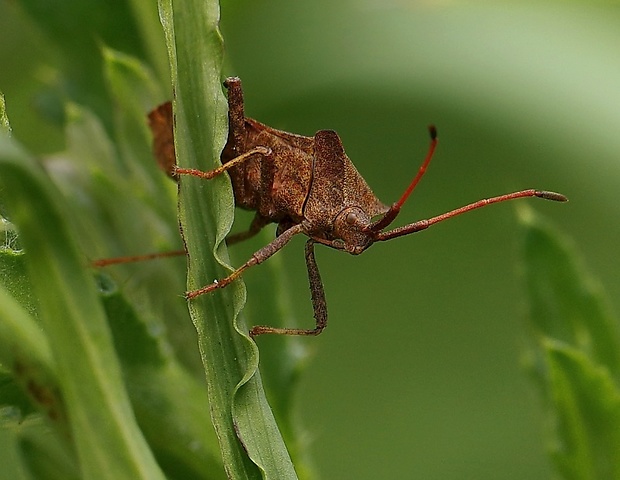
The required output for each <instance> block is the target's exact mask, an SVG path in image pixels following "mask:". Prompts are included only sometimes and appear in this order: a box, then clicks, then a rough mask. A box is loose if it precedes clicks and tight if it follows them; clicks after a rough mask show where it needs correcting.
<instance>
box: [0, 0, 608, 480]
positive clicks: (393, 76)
mask: <svg viewBox="0 0 620 480" xmlns="http://www.w3.org/2000/svg"><path fill="white" fill-rule="evenodd" d="M114 25H115V22H114V21H112V22H110V28H113V26H114ZM123 26H124V24H123V23H122V22H119V23H118V28H123ZM222 31H223V34H224V39H225V44H226V50H227V58H226V61H227V69H226V72H225V73H226V74H234V75H237V76H240V77H241V78H242V79H243V82H244V89H245V94H246V111H247V114H248V115H249V116H252V117H254V118H257V119H258V120H260V121H263V122H265V123H267V124H269V125H272V126H274V127H277V128H282V129H285V130H288V131H291V132H295V133H301V134H307V135H311V134H313V133H314V132H315V131H316V130H318V129H322V128H330V129H334V130H337V131H338V133H339V134H340V136H341V137H342V139H343V142H344V145H345V148H346V150H347V153H348V155H349V156H350V157H351V159H352V160H353V162H354V163H355V165H356V166H357V168H358V170H359V171H360V172H361V173H362V175H363V176H364V177H365V178H366V179H367V181H368V183H369V184H370V185H371V186H372V187H373V189H374V191H375V193H376V194H377V196H378V197H379V198H381V199H382V200H383V201H384V202H386V203H391V202H392V201H394V200H395V199H397V198H398V197H399V196H400V194H401V193H402V191H403V189H404V188H405V187H406V185H407V184H408V181H409V179H410V178H411V177H412V176H413V175H414V174H415V172H416V170H417V168H418V165H419V163H420V162H421V160H422V158H423V156H424V153H425V152H426V149H427V144H428V136H427V132H426V126H427V125H428V124H429V123H434V124H436V125H437V127H438V129H439V136H440V147H439V149H438V152H437V155H436V158H435V159H434V162H433V164H432V165H431V167H430V168H429V171H428V173H427V176H426V177H425V178H424V180H423V181H422V183H421V184H420V185H419V187H418V189H417V190H416V192H415V194H414V196H413V198H412V199H411V200H410V202H409V203H408V204H407V205H406V207H405V208H404V209H403V211H402V212H401V216H400V218H399V219H398V224H403V223H405V222H409V221H413V220H418V219H420V218H425V217H428V216H432V215H435V214H438V213H443V212H444V211H447V210H450V209H452V208H455V207H458V206H460V205H462V204H465V203H469V202H471V201H474V200H477V199H479V198H483V197H487V196H492V195H496V194H500V193H504V192H507V191H512V190H518V189H522V188H529V187H534V188H541V189H549V190H555V191H559V192H562V193H564V194H566V195H567V196H568V197H569V198H570V200H571V202H570V203H569V204H566V205H558V204H554V203H551V202H542V201H537V200H530V201H520V202H519V203H521V204H523V203H529V205H530V206H531V207H532V208H535V209H536V210H537V211H538V212H540V213H542V214H543V215H545V216H546V217H547V218H549V219H551V221H552V222H553V223H554V224H555V225H557V226H558V227H559V228H560V229H562V230H564V231H565V232H568V234H569V235H570V236H572V237H573V239H574V242H575V244H576V245H577V246H578V248H579V249H580V250H581V251H582V252H583V254H584V257H585V260H586V262H587V263H588V264H589V267H590V269H591V270H592V271H593V272H594V273H595V274H596V275H597V276H598V277H599V278H600V279H601V281H602V283H603V284H604V286H605V288H606V289H607V291H608V293H609V294H610V297H611V298H612V300H615V299H617V298H619V295H618V294H619V293H620V274H619V272H620V258H619V256H618V255H617V253H616V252H617V245H618V239H619V238H620V222H618V221H617V218H618V209H619V208H620V207H619V206H618V201H617V200H616V196H617V192H618V190H619V189H618V186H619V185H620V161H619V158H620V135H618V128H619V127H620V56H619V55H618V51H619V47H620V11H619V9H618V5H617V2H578V1H573V2H570V1H555V2H554V1H545V2H482V1H479V2H476V1H469V2H465V1H456V0H455V1H452V2H449V1H431V0H428V1H424V2H416V1H405V0H391V1H386V0H358V1H353V0H347V1H340V2H330V1H327V0H317V1H314V2H306V1H301V2H290V1H285V0H273V1H269V2H268V1H247V0H245V1H231V0H228V1H224V2H223V3H222ZM0 32H2V33H1V34H0V65H1V68H0V90H2V91H3V92H4V94H5V96H6V102H7V110H8V113H9V115H10V119H11V123H12V127H13V132H14V136H15V137H16V138H17V139H18V140H19V141H21V142H23V143H25V144H26V145H27V146H28V147H29V148H30V149H31V150H33V151H35V152H38V153H48V152H52V151H55V150H58V149H60V148H62V133H61V130H60V128H58V127H57V126H54V125H53V123H51V122H48V121H45V120H43V119H42V118H41V117H40V115H39V114H38V111H39V107H40V106H41V104H44V103H45V101H46V99H47V97H46V95H45V88H46V85H49V84H50V83H52V81H53V77H54V75H55V68H56V67H57V66H58V64H59V60H58V58H57V55H56V52H55V49H54V45H53V43H51V42H49V41H48V40H47V39H46V37H45V35H44V33H43V32H41V31H39V30H37V28H35V26H34V25H33V24H32V23H30V21H29V19H28V18H27V16H26V15H24V13H23V12H22V11H21V10H20V8H19V4H18V3H14V2H10V3H9V2H7V1H2V0H0ZM116 34H118V35H125V36H127V37H129V38H130V37H131V35H132V32H128V31H126V30H124V31H119V32H114V31H113V30H110V37H114V35H116ZM46 111H48V112H49V111H51V109H50V108H47V109H46ZM614 192H616V193H614ZM515 207H516V205H515V204H513V205H510V204H505V205H500V206H495V207H491V208H489V209H484V210H481V211H478V212H474V213H470V214H468V215H466V216H463V217H460V218H458V219H454V220H451V221H449V222H446V223H445V224H441V225H437V226H435V227H433V228H432V229H430V230H428V231H426V232H422V233H420V234H419V235H415V236H411V237H407V238H401V239H397V240H394V241H392V242H389V243H384V244H378V245H376V246H375V247H374V248H372V249H371V250H369V251H368V252H367V253H365V255H362V256H360V257H356V258H353V257H351V256H348V255H344V254H342V253H339V252H336V251H332V250H329V249H321V248H319V249H318V250H317V260H318V262H319V267H320V268H321V273H322V276H323V279H324V283H325V288H326V295H327V300H328V307H329V313H330V323H329V327H328V329H327V331H326V332H325V333H324V334H323V335H322V336H320V337H318V338H316V339H312V338H310V339H304V340H303V342H304V343H307V344H309V345H311V350H312V353H313V356H312V359H311V361H310V363H309V365H308V368H307V370H306V372H305V374H304V377H303V379H302V382H301V388H300V392H299V417H300V420H301V422H302V423H303V424H304V425H305V426H306V430H307V435H308V437H309V438H308V441H309V442H310V445H311V450H312V454H313V457H314V462H315V467H316V470H317V472H318V473H319V474H320V475H321V477H322V478H326V479H332V478H334V479H335V478H357V479H366V478H367V479H374V478H424V479H446V478H458V479H497V478H502V479H523V478H528V479H546V478H549V477H550V476H551V468H550V466H549V462H548V461H547V458H546V456H545V440H544V432H545V426H544V417H543V413H542V408H541V402H540V401H539V399H538V398H537V395H536V392H535V390H534V388H533V387H532V386H531V385H530V384H529V383H528V379H527V377H526V375H525V373H524V371H523V369H522V367H521V365H520V361H521V355H522V349H521V344H522V342H523V338H524V336H525V333H524V329H525V322H524V314H525V306H524V302H525V298H524V293H523V288H522V285H521V284H520V279H519V241H520V238H519V229H518V225H517V222H516V215H515ZM250 218H251V216H248V215H246V214H240V215H239V218H238V223H239V225H238V228H243V224H244V223H247V222H249V220H250ZM265 241H266V237H265V236H262V237H261V238H259V239H256V240H255V241H252V242H248V243H247V244H244V245H240V246H238V247H237V246H236V247H235V248H234V249H233V250H232V254H233V258H234V261H235V264H239V263H242V262H243V261H244V260H245V259H246V258H247V256H248V255H249V254H250V253H251V252H252V251H254V250H256V249H257V248H258V247H259V246H260V245H261V244H263V243H264V242H265ZM302 251H303V239H301V238H300V239H296V241H293V242H292V244H291V245H289V246H287V248H286V249H285V250H284V251H283V252H281V253H280V254H279V256H280V257H281V258H280V259H279V260H280V261H281V262H282V264H283V265H284V266H285V267H286V270H287V271H286V276H287V282H288V284H289V290H290V293H291V296H292V300H293V305H294V306H295V316H296V317H297V319H299V320H300V321H303V322H306V324H307V325H310V324H311V322H312V309H311V304H310V299H309V292H308V286H307V280H306V274H305V265H304V260H303V253H302ZM260 268H261V267H258V268H256V269H255V270H254V271H250V272H249V273H248V274H247V275H246V283H247V284H248V302H249V305H250V306H251V305H252V303H253V302H260V301H261V299H260V298H259V297H257V296H256V295H253V291H255V290H257V289H255V288H253V287H252V284H253V283H256V282H260V281H261V270H260ZM266 320H268V319H266ZM280 340H281V339H277V338H265V339H259V344H260V347H261V348H262V349H268V348H270V344H272V343H273V342H278V341H280Z"/></svg>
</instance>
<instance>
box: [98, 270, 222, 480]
mask: <svg viewBox="0 0 620 480" xmlns="http://www.w3.org/2000/svg"><path fill="white" fill-rule="evenodd" d="M99 284H100V288H101V295H102V300H103V304H104V307H105V310H106V314H107V316H108V319H109V324H110V329H111V331H112V335H113V337H114V346H115V349H116V352H117V353H118V355H119V359H120V360H121V364H122V368H123V377H124V378H125V379H126V384H127V389H128V392H129V396H130V398H131V402H132V405H133V408H134V411H135V414H136V419H137V421H138V424H139V425H140V428H141V429H142V431H143V432H144V435H145V437H146V439H147V440H148V442H149V445H150V446H151V448H152V449H153V452H154V453H155V456H156V457H157V460H158V462H159V463H160V465H161V466H162V468H163V469H164V471H165V472H166V474H167V475H168V476H169V477H170V478H191V479H197V480H198V479H205V480H207V479H216V478H225V473H224V469H223V466H222V461H221V458H220V453H219V446H218V444H217V438H216V437H215V432H214V430H213V426H212V425H211V420H210V416H209V412H208V410H207V409H205V408H204V405H205V404H207V402H208V400H207V393H206V389H205V388H204V385H203V383H202V382H200V381H199V380H197V379H195V378H194V377H192V376H191V375H189V374H188V373H187V371H186V370H185V369H183V368H182V367H181V365H180V364H179V362H178V361H177V360H176V358H175V356H174V355H172V349H171V348H170V345H169V344H168V342H167V340H166V338H165V337H164V336H163V333H164V332H163V331H162V330H161V329H159V330H156V329H152V328H150V326H149V324H148V322H147V321H145V320H144V319H142V318H140V316H139V315H138V313H137V312H136V311H135V309H134V308H133V307H132V306H131V305H130V304H129V303H128V302H127V300H126V299H125V298H124V297H123V296H122V294H121V292H120V291H119V290H118V289H117V287H116V285H115V284H114V283H113V282H112V281H111V280H110V279H109V278H108V277H106V276H103V275H100V276H99Z"/></svg>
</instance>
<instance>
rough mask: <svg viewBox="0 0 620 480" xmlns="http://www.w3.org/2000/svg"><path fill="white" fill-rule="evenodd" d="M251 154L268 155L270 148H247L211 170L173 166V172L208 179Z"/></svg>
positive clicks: (248, 157) (237, 163)
mask: <svg viewBox="0 0 620 480" xmlns="http://www.w3.org/2000/svg"><path fill="white" fill-rule="evenodd" d="M253 155H264V156H268V155H271V149H270V148H268V147H262V146H258V147H254V148H252V149H251V150H248V151H247V152H245V153H242V154H241V155H239V156H238V157H235V158H233V159H232V160H229V161H228V162H226V163H224V164H223V165H222V166H220V167H217V168H214V169H213V170H209V171H207V172H204V171H202V170H197V169H195V168H179V167H175V168H174V173H175V174H176V175H190V176H192V177H198V178H204V179H206V180H209V179H211V178H213V177H217V176H218V175H220V174H222V173H224V172H225V171H226V170H228V169H230V168H232V167H234V166H236V165H239V164H240V163H243V162H245V161H246V160H248V159H250V158H252V156H253Z"/></svg>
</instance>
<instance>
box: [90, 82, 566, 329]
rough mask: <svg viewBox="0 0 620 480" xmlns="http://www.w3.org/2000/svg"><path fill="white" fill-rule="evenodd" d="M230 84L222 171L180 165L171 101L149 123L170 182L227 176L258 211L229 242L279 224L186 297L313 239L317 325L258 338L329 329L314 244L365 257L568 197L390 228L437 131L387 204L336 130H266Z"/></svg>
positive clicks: (550, 196) (548, 195) (309, 253)
mask: <svg viewBox="0 0 620 480" xmlns="http://www.w3.org/2000/svg"><path fill="white" fill-rule="evenodd" d="M224 85H225V86H226V88H227V89H228V109H229V110H228V119H229V132H228V142H227V143H226V146H225V148H224V150H223V152H222V155H221V160H222V166H221V167H219V168H216V169H214V170H211V171H208V172H203V171H199V170H193V169H184V168H177V167H176V161H175V154H174V142H173V130H172V106H171V104H170V103H169V102H168V103H165V104H163V105H161V106H160V107H158V108H157V109H155V110H153V112H151V113H150V114H149V121H150V126H151V129H152V131H153V136H154V150H155V155H156V157H157V160H158V162H159V164H160V165H161V166H162V168H163V169H164V170H165V171H167V172H168V174H169V175H170V176H171V177H173V178H175V179H177V180H178V179H179V178H180V177H182V176H194V177H198V178H202V179H210V178H213V177H215V176H217V175H220V174H222V173H223V172H228V174H229V175H230V178H231V181H232V186H233V190H234V195H235V202H236V205H237V206H238V207H241V208H244V209H247V210H252V211H255V212H256V215H255V217H254V220H253V221H252V223H251V225H250V227H249V229H248V230H247V231H246V232H242V233H239V234H236V235H232V236H229V237H228V238H227V243H228V244H232V243H235V242H238V241H240V240H244V239H247V238H249V237H251V236H253V235H255V234H256V233H258V232H259V231H260V230H261V229H262V228H263V227H264V226H265V225H267V224H269V223H276V224H277V225H278V227H277V231H276V238H275V239H274V240H273V241H272V242H271V243H269V244H267V245H265V246H264V247H263V248H261V249H260V250H258V251H257V252H255V253H254V254H253V255H252V257H251V258H250V259H249V260H248V261H247V262H245V263H244V264H243V265H241V266H240V267H239V268H237V269H236V270H235V271H234V272H232V273H231V274H230V275H229V276H227V277H226V278H223V279H220V280H217V281H214V282H213V283H211V284H209V285H206V286H204V287H202V288H200V289H198V290H194V291H190V292H186V294H185V296H186V298H187V299H189V300H191V299H193V298H195V297H197V296H199V295H203V294H206V293H209V292H212V291H214V290H216V289H218V288H224V287H226V286H227V285H229V284H230V283H231V282H233V281H234V280H235V279H236V278H238V277H239V276H240V275H241V274H242V273H243V272H244V271H245V270H247V269H248V268H250V267H252V266H254V265H258V264H259V263H262V262H264V261H265V260H267V259H268V258H269V257H271V256H272V255H273V254H275V253H276V252H277V251H279V250H280V249H281V248H282V247H284V246H285V245H286V244H287V243H288V242H289V241H290V240H291V238H293V237H294V236H295V235H298V234H300V233H302V234H304V235H306V236H307V237H308V241H307V242H306V248H305V257H306V265H307V268H308V278H309V281H310V292H311V299H312V306H313V308H314V318H315V320H316V325H315V328H313V329H297V328H275V327H269V326H263V325H259V326H255V327H253V328H252V329H251V330H250V334H251V335H252V336H256V335H261V334H265V333H272V334H283V335H318V334H320V333H321V332H322V331H323V329H324V328H325V326H326V325H327V305H326V302H325V293H324V289H323V283H322V282H321V277H320V275H319V270H318V267H317V264H316V261H315V257H314V245H315V244H317V243H319V244H322V245H326V246H328V247H331V248H335V249H337V250H342V251H345V252H348V253H350V254H352V255H359V254H360V253H362V252H363V251H364V250H366V249H367V248H368V247H370V246H371V245H372V244H373V243H375V242H380V241H385V240H390V239H392V238H396V237H401V236H403V235H409V234H411V233H415V232H419V231H420V230H424V229H426V228H428V227H430V226H431V225H433V224H435V223H438V222H441V221H443V220H446V219H448V218H451V217H455V216H457V215H460V214H462V213H465V212H468V211H470V210H474V209H477V208H480V207H484V206H487V205H490V204H493V203H499V202H504V201H507V200H513V199H517V198H524V197H538V198H543V199H547V200H554V201H559V202H565V201H567V198H566V197H565V196H564V195H561V194H559V193H554V192H549V191H544V190H534V189H528V190H522V191H518V192H513V193H508V194H505V195H500V196H497V197H492V198H487V199H484V200H479V201H477V202H474V203H471V204H469V205H465V206H463V207H461V208H457V209H455V210H452V211H449V212H447V213H444V214H442V215H438V216H436V217H432V218H429V219H426V220H419V221H417V222H414V223H410V224H408V225H404V226H402V227H398V228H394V229H391V230H387V231H386V230H385V229H386V228H387V227H388V226H389V225H390V224H391V223H392V222H393V221H394V219H395V218H396V216H397V215H398V213H399V211H400V209H401V207H402V205H403V204H404V203H405V201H406V200H407V198H408V197H409V195H410V194H411V192H412V191H413V189H414V188H415V186H416V185H417V183H418V182H419V181H420V179H421V178H422V176H423V175H424V172H425V171H426V168H427V166H428V164H429V163H430V161H431V158H432V156H433V152H434V150H435V147H436V145H437V133H436V130H435V128H434V127H430V129H429V130H430V134H431V143H430V148H429V151H428V154H427V156H426V158H425V160H424V162H423V163H422V166H421V167H420V169H419V170H418V173H417V175H416V176H415V178H414V179H413V181H412V182H411V183H410V184H409V186H408V188H407V189H406V190H405V192H404V193H403V195H402V196H401V197H400V199H399V200H398V201H397V202H395V203H394V204H392V205H391V206H387V205H385V204H384V203H382V202H381V201H380V200H379V199H377V197H376V196H375V195H374V194H373V192H372V190H371V189H370V187H369V186H368V185H367V183H366V181H365V180H364V179H363V178H362V176H361V175H360V174H359V173H358V171H357V170H356V168H355V166H354V165H353V163H352V162H351V160H350V159H349V157H347V155H346V153H345V151H344V148H343V146H342V142H341V141H340V137H339V136H338V134H337V133H336V132H334V131H331V130H320V131H318V132H317V133H316V134H315V135H314V136H313V137H305V136H301V135H295V134H291V133H287V132H284V131H280V130H276V129H274V128H271V127H268V126H267V125H264V124H262V123H259V122H257V121H256V120H253V119H251V118H248V117H246V116H245V113H244V106H243V92H242V89H241V81H240V80H239V79H238V78H228V79H227V80H226V81H225V83H224ZM184 253H185V252H171V253H169V254H153V255H145V256H139V257H124V258H121V259H110V260H102V261H100V262H96V265H99V266H103V265H109V264H112V263H120V262H126V261H135V260H144V259H149V258H156V257H160V256H166V255H175V254H184Z"/></svg>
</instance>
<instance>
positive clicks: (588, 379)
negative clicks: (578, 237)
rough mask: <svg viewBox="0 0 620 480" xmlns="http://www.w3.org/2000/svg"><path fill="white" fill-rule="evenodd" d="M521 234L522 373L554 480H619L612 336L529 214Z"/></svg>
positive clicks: (580, 275)
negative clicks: (525, 317)
mask: <svg viewBox="0 0 620 480" xmlns="http://www.w3.org/2000/svg"><path fill="white" fill-rule="evenodd" d="M522 217H523V220H524V222H523V223H524V227H525V243H524V258H525V280H526V285H527V288H528V292H529V318H530V320H531V323H530V326H531V329H530V333H531V340H532V342H531V345H532V346H531V349H530V351H529V360H530V361H529V363H528V366H529V370H530V372H531V373H532V375H533V378H534V379H535V381H536V383H537V385H539V387H540V389H541V391H542V393H543V397H544V400H545V403H546V406H547V410H548V412H549V416H550V426H551V430H552V432H551V438H552V440H551V442H550V450H551V455H552V458H553V460H554V463H555V465H556V467H557V469H558V471H559V472H560V473H561V475H562V478H566V479H575V480H594V479H603V478H606V479H607V478H608V479H611V478H620V386H619V385H618V380H619V373H620V372H619V371H618V366H619V363H618V360H619V355H620V335H619V332H618V321H617V319H616V318H614V317H613V316H612V315H611V313H610V309H609V307H608V305H607V302H606V301H605V299H604V296H603V294H602V291H601V289H600V287H599V286H598V285H597V284H596V283H595V282H594V281H593V280H592V279H591V278H590V277H589V275H588V274H587V273H586V272H585V270H584V268H583V266H582V265H580V264H579V262H578V261H576V259H575V258H576V255H575V253H574V252H573V249H572V248H571V247H570V246H569V245H568V244H567V241H566V240H563V239H561V238H560V237H559V235H558V234H557V233H555V232H554V231H552V230H551V229H550V228H549V227H548V226H546V225H545V224H544V223H543V222H542V221H541V220H540V219H538V218H537V217H535V216H534V215H533V214H531V213H527V214H525V215H523V216H522Z"/></svg>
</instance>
